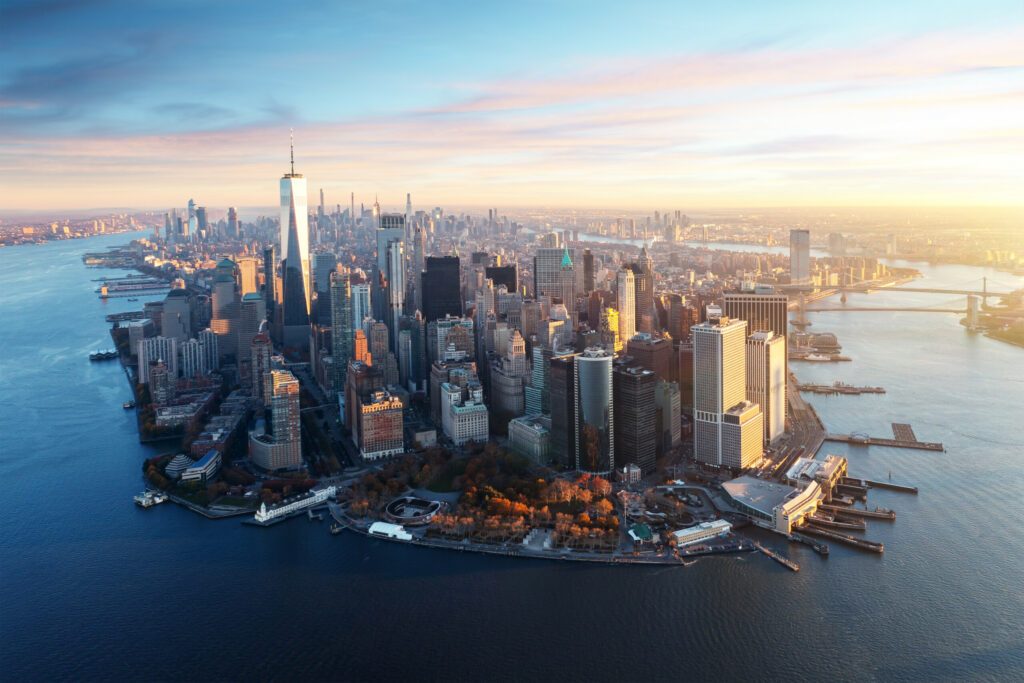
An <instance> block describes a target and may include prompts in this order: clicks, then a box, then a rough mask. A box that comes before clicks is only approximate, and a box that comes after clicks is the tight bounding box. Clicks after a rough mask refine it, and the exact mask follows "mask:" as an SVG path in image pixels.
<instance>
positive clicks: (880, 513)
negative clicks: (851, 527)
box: [821, 503, 896, 521]
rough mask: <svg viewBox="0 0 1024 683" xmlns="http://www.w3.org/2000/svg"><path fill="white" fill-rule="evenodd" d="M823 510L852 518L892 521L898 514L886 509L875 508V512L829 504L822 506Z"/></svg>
mask: <svg viewBox="0 0 1024 683" xmlns="http://www.w3.org/2000/svg"><path fill="white" fill-rule="evenodd" d="M821 509H822V510H828V511H829V512H837V513H839V514H842V515H850V516H852V517H870V518H872V519H887V520H889V521H892V520H894V519H896V512H895V511H893V510H886V509H885V508H877V507H876V508H875V509H874V510H868V509H866V508H855V507H845V506H842V505H829V504H827V503H824V504H822V506H821Z"/></svg>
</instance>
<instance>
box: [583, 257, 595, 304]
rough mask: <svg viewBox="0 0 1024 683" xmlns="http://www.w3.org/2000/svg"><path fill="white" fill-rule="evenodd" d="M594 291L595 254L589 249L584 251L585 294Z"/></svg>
mask: <svg viewBox="0 0 1024 683" xmlns="http://www.w3.org/2000/svg"><path fill="white" fill-rule="evenodd" d="M593 291H594V254H593V253H591V251H590V250H589V249H584V250H583V292H584V294H590V293H591V292H593Z"/></svg>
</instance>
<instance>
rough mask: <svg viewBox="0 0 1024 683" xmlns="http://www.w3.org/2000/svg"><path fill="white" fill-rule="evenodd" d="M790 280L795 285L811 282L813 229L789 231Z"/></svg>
mask: <svg viewBox="0 0 1024 683" xmlns="http://www.w3.org/2000/svg"><path fill="white" fill-rule="evenodd" d="M789 281H790V282H791V283H792V284H794V285H809V284H811V231H810V230H790V231H789Z"/></svg>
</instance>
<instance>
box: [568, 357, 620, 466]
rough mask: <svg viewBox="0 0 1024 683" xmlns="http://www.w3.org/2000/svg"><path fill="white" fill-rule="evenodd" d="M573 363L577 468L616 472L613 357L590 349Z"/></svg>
mask: <svg viewBox="0 0 1024 683" xmlns="http://www.w3.org/2000/svg"><path fill="white" fill-rule="evenodd" d="M574 364H575V375H576V386H575V406H574V407H575V422H576V469H578V470H580V471H581V472H590V473H592V474H607V473H609V472H611V471H612V470H613V469H615V417H614V412H613V406H614V403H613V401H614V398H613V381H612V354H611V353H609V352H607V351H605V350H604V349H602V348H600V347H591V348H588V349H586V350H585V351H584V352H583V353H581V354H578V355H576V356H575V358H574Z"/></svg>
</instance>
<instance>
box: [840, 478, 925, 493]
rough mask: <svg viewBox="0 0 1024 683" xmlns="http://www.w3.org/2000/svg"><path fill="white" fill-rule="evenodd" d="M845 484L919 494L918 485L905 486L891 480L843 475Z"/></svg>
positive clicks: (841, 482) (842, 481)
mask: <svg viewBox="0 0 1024 683" xmlns="http://www.w3.org/2000/svg"><path fill="white" fill-rule="evenodd" d="M839 483H840V484H841V485H843V486H850V485H853V486H864V487H867V488H870V489H889V490H890V491H899V492H900V493H912V494H914V495H915V496H916V495H917V487H916V486H904V485H903V484H894V483H892V482H891V481H873V480H871V479H858V478H857V477H843V478H842V479H841V480H840V482H839Z"/></svg>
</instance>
